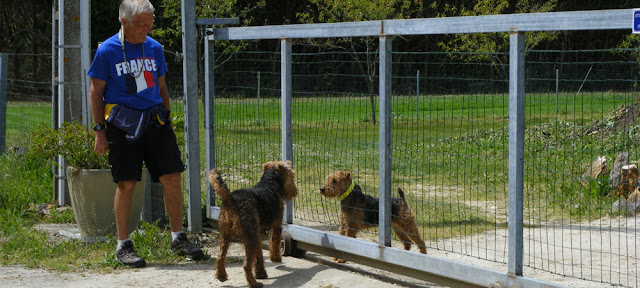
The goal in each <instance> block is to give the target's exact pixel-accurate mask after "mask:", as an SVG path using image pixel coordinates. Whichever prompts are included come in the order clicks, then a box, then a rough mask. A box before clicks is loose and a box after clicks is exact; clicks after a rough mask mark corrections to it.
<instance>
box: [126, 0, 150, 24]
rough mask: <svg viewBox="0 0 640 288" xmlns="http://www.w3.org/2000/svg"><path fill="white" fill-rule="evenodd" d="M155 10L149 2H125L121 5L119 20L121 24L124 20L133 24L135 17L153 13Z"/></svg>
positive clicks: (144, 0)
mask: <svg viewBox="0 0 640 288" xmlns="http://www.w3.org/2000/svg"><path fill="white" fill-rule="evenodd" d="M155 10H156V9H155V8H153V4H151V2H149V0H123V1H122V3H121V4H120V10H119V13H118V20H119V21H120V24H122V18H124V19H125V20H126V21H127V22H128V23H131V21H133V17H134V16H136V15H138V14H142V13H153V12H154V11H155Z"/></svg>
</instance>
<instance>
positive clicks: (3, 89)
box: [0, 53, 9, 155]
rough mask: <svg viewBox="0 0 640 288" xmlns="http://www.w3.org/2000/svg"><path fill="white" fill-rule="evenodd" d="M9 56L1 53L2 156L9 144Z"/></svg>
mask: <svg viewBox="0 0 640 288" xmlns="http://www.w3.org/2000/svg"><path fill="white" fill-rule="evenodd" d="M8 66H9V56H8V55H7V54H4V53H0V155H2V153H4V150H5V148H6V145H7V144H6V143H7V79H8V78H9V75H7V72H8V69H7V67H8Z"/></svg>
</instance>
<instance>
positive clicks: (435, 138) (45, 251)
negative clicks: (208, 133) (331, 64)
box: [0, 93, 640, 270]
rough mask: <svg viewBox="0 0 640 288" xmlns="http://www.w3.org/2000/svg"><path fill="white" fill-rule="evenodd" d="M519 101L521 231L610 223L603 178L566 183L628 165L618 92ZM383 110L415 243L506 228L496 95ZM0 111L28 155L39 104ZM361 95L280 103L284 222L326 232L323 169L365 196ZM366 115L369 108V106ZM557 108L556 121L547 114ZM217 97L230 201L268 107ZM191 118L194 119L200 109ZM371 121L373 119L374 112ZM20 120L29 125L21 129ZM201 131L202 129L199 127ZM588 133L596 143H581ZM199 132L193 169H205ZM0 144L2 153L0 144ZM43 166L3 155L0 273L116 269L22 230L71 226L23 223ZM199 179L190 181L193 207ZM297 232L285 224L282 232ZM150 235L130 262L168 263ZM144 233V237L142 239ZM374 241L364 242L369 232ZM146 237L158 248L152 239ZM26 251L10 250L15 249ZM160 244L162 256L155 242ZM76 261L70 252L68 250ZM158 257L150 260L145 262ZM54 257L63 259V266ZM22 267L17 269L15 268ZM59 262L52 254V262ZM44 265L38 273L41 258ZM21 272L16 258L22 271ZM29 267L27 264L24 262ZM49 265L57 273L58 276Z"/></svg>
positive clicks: (263, 156)
mask: <svg viewBox="0 0 640 288" xmlns="http://www.w3.org/2000/svg"><path fill="white" fill-rule="evenodd" d="M555 99H556V98H555V94H544V93H532V94H527V96H526V115H525V118H526V132H525V149H524V157H525V158H524V163H525V166H524V169H525V171H524V181H525V183H524V193H525V223H526V225H528V226H530V227H535V226H537V225H540V224H542V223H544V222H554V221H558V220H560V219H571V220H572V221H588V220H592V219H596V218H600V217H603V216H605V215H612V213H611V212H610V207H611V203H612V202H614V201H615V200H616V199H617V198H616V197H612V196H611V195H612V194H613V192H614V191H613V190H612V189H611V188H609V186H608V179H607V178H608V175H604V176H603V177H602V178H599V179H591V180H590V181H589V184H588V185H587V186H586V187H585V186H583V185H582V184H580V181H579V179H580V176H581V175H582V173H583V172H584V171H586V169H587V168H588V165H589V164H590V163H591V161H592V160H593V159H594V158H595V157H596V156H607V158H608V159H610V161H611V162H612V161H613V159H615V157H616V156H617V154H618V153H619V152H621V151H627V152H629V153H630V155H631V161H632V162H633V161H637V158H638V155H640V153H638V152H639V151H638V148H637V147H638V145H636V142H637V141H636V139H639V137H640V127H638V125H636V124H635V123H631V124H628V125H626V126H622V127H617V128H616V127H615V125H614V124H615V123H616V122H617V121H618V119H617V118H616V116H615V114H614V113H612V112H614V111H616V110H617V109H618V108H620V107H621V106H622V105H632V104H633V103H634V101H635V98H633V97H631V96H629V95H628V94H625V93H583V94H579V95H574V94H560V95H559V97H558V102H557V108H556V100H555ZM392 101H393V109H392V126H393V127H392V159H393V160H392V166H391V169H392V185H393V189H392V193H393V195H395V194H396V192H395V187H401V188H402V189H403V190H404V191H405V194H406V195H407V199H408V202H409V205H410V206H411V209H412V211H413V212H414V213H415V215H416V218H417V221H418V223H419V226H420V230H421V233H422V234H423V237H424V238H425V239H431V240H434V239H443V238H453V237H465V236H469V235H472V234H477V233H482V232H484V231H490V230H495V229H503V228H504V227H506V218H505V217H504V215H506V211H507V192H508V190H507V189H508V188H507V186H508V185H507V184H508V135H509V133H508V132H509V131H508V123H509V122H508V121H509V120H508V98H507V96H505V95H501V94H495V95H493V94H483V95H438V96H421V97H420V98H419V99H416V98H415V97H414V96H394V97H393V100H392ZM180 104H181V102H179V101H176V102H175V103H173V107H174V109H172V111H173V112H172V113H173V116H174V123H175V124H176V126H177V127H176V131H177V134H178V139H179V142H180V145H182V146H181V147H184V146H183V145H184V130H183V129H182V127H181V126H182V125H183V124H181V123H184V122H183V119H184V115H182V114H181V113H183V112H182V110H181V109H180ZM32 105H33V104H28V103H14V104H11V105H8V109H7V110H8V115H9V117H8V123H9V129H8V135H9V137H8V142H9V145H18V146H24V147H27V149H28V147H29V145H28V144H27V143H26V141H25V140H26V139H28V131H29V129H30V128H31V127H35V124H30V123H31V122H28V121H26V119H29V121H41V122H45V123H46V122H47V121H50V120H48V119H49V118H50V114H47V113H50V109H49V106H48V105H44V104H36V105H35V107H36V108H34V107H33V106H32ZM370 109H371V107H370V104H369V98H368V97H359V96H346V97H313V98H294V100H293V113H292V119H293V123H292V132H293V133H292V137H293V160H294V168H295V170H296V184H297V185H298V188H299V190H300V194H299V196H298V197H297V198H296V199H295V203H294V213H295V214H294V217H295V218H294V219H298V220H305V221H312V222H319V223H323V224H336V223H337V217H338V215H339V207H338V203H337V201H335V200H333V199H325V198H323V197H322V196H320V195H319V193H318V189H319V187H320V186H321V185H322V184H323V182H324V180H325V178H326V176H327V175H328V174H329V173H331V172H333V171H335V170H347V171H350V172H351V173H352V174H353V176H354V179H355V180H356V181H357V182H358V183H359V184H360V185H361V186H362V187H363V189H364V190H365V193H367V194H370V195H377V189H378V176H377V175H378V129H379V127H378V125H377V123H376V124H372V123H371V110H370ZM375 109H377V107H375ZM556 109H557V112H556ZM259 111H260V112H259V115H258V102H257V101H256V100H255V99H227V98H221V99H217V102H216V104H215V117H216V118H215V119H216V120H215V128H214V132H215V135H216V139H215V147H216V151H215V159H216V165H217V166H218V167H219V169H220V170H221V172H223V173H227V174H225V175H224V177H225V179H226V181H227V183H228V185H229V186H230V188H231V189H236V188H240V187H246V186H248V185H251V184H252V183H255V182H256V181H258V179H259V177H260V172H261V166H262V163H264V162H267V161H272V160H276V159H279V158H280V157H281V156H280V154H281V144H280V139H281V134H280V129H281V128H280V127H281V124H280V101H279V98H269V97H266V98H262V99H261V100H260V102H259ZM200 117H201V119H202V111H200ZM375 117H376V120H377V121H379V120H380V119H378V117H379V115H378V112H377V111H376V112H375ZM31 119H33V120H31ZM199 123H202V122H199ZM593 131H597V133H593ZM204 135H205V133H204V131H203V129H201V130H200V141H201V142H200V147H201V151H200V157H201V163H202V165H201V166H202V167H206V166H205V156H206V153H205V152H206V151H205V150H204V149H205V139H204ZM9 145H8V146H9ZM51 167H52V166H51V163H50V162H49V161H45V160H42V159H28V158H25V156H20V155H16V154H13V153H5V155H4V156H2V159H1V160H0V172H1V173H2V175H3V176H4V178H3V179H6V180H3V181H2V182H0V197H1V198H0V204H2V206H0V213H3V214H2V217H1V218H0V219H2V220H0V264H12V263H18V264H22V265H35V266H39V267H47V268H53V269H57V270H65V269H70V270H74V269H76V270H77V269H106V270H109V269H119V266H118V264H117V263H114V260H113V247H114V246H115V245H114V243H113V241H111V242H108V243H102V244H93V245H87V244H82V243H80V242H77V241H70V242H69V243H67V244H60V245H52V244H49V242H48V241H47V240H46V238H47V237H46V235H44V234H42V233H40V232H37V231H36V230H34V229H33V228H32V225H33V223H36V222H45V221H63V222H64V221H71V220H70V218H71V217H70V215H65V214H62V215H54V216H52V218H48V219H39V218H34V217H33V216H29V215H28V213H25V212H24V211H26V210H27V209H28V207H29V205H30V204H32V203H50V202H52V199H53V195H52V192H51V191H52V187H53V183H52V175H51ZM204 187H205V178H204V177H202V191H203V195H202V201H203V203H206V201H205V197H206V195H204V194H205V193H204V191H205V189H204ZM294 221H297V220H294ZM154 229H159V228H157V227H154V225H150V226H145V230H149V231H152V232H150V233H145V234H144V235H138V236H135V237H141V238H140V239H139V240H138V241H137V242H136V243H137V245H138V243H140V245H141V246H140V247H141V248H140V249H141V251H139V252H140V253H141V254H143V255H144V256H147V257H148V260H149V261H151V262H153V261H158V263H167V262H172V261H178V260H176V259H175V258H171V256H168V255H167V254H166V252H167V248H166V247H164V246H162V247H158V246H155V245H156V244H157V243H160V242H162V243H165V242H166V243H165V244H167V245H168V241H164V240H163V239H164V238H163V237H168V236H167V235H166V231H162V230H154ZM153 231H155V232H153ZM374 233H375V232H374ZM158 237H160V238H158ZM24 241H30V243H31V244H29V245H26V246H24V247H21V246H20V245H18V244H19V243H21V242H24ZM162 245H164V244H162ZM76 250H77V251H79V252H77V254H76V252H75V251H76ZM157 252H159V253H160V255H156V254H154V253H157ZM66 254H68V255H71V256H66ZM26 255H34V256H32V257H31V258H33V259H35V260H33V261H31V262H28V261H27V260H24V261H25V262H20V261H23V260H19V259H22V258H29V257H25V256H26ZM63 255H65V256H63ZM48 258H51V259H53V260H52V261H51V263H48V262H47V260H46V259H48ZM29 261H30V260H29ZM38 263H40V264H38ZM61 263H62V264H61Z"/></svg>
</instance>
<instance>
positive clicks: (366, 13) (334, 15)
mask: <svg viewBox="0 0 640 288" xmlns="http://www.w3.org/2000/svg"><path fill="white" fill-rule="evenodd" d="M308 2H309V6H308V7H307V9H305V10H306V11H305V12H300V13H298V14H297V17H298V19H299V21H300V22H301V23H337V22H357V21H370V20H383V19H404V18H411V17H415V16H416V15H419V14H420V13H421V11H422V8H423V7H422V1H409V0H355V1H333V0H309V1H308ZM303 41H304V42H305V43H306V44H308V45H312V46H314V47H316V48H317V49H320V50H333V51H335V50H342V51H346V52H349V55H350V56H352V57H353V59H354V60H355V62H356V63H357V67H358V68H359V69H360V72H361V73H362V74H363V75H366V76H367V79H368V83H369V85H368V86H369V95H370V96H369V100H370V101H369V102H370V106H371V124H375V123H376V115H375V100H374V97H375V96H374V93H375V92H376V87H377V85H376V83H377V78H376V76H377V75H378V73H377V64H378V55H377V53H373V52H376V51H378V39H377V38H371V37H361V38H327V39H305V40H303ZM358 52H364V54H361V53H358ZM362 55H364V57H365V59H362V58H361V56H362Z"/></svg>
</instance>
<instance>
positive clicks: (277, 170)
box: [209, 161, 298, 288]
mask: <svg viewBox="0 0 640 288" xmlns="http://www.w3.org/2000/svg"><path fill="white" fill-rule="evenodd" d="M262 170H263V173H262V178H260V181H259V182H258V183H257V184H256V185H255V186H253V187H251V188H244V189H238V190H235V191H233V193H231V192H230V191H229V188H228V187H227V185H226V184H225V183H224V181H223V180H222V177H221V176H220V174H219V173H218V170H217V169H215V168H214V169H212V170H211V171H210V172H209V183H211V185H212V186H213V188H214V189H215V191H216V193H217V194H218V195H219V196H220V200H222V205H221V207H220V216H219V218H218V223H219V226H220V238H222V239H221V241H220V255H219V256H218V260H217V261H216V278H218V280H220V281H222V282H224V281H226V280H227V272H226V270H225V267H224V265H225V260H226V256H227V249H229V243H231V240H233V236H238V237H239V238H240V240H241V241H242V244H243V245H244V249H245V258H244V264H243V268H244V274H245V277H246V278H247V283H248V284H249V287H251V288H256V287H262V286H263V285H262V283H260V282H257V281H256V278H258V279H266V278H267V277H268V276H267V271H266V270H265V269H264V259H263V258H262V250H261V248H260V234H261V232H262V231H264V230H270V231H271V241H270V242H269V259H270V260H271V261H272V262H281V261H282V256H280V241H281V239H282V214H283V211H284V202H287V201H289V200H291V199H292V198H293V197H296V196H297V195H298V188H297V187H296V184H295V183H294V171H293V169H292V168H291V161H273V162H268V163H266V164H264V166H263V167H262ZM253 271H255V277H254V275H253V274H252V272H253Z"/></svg>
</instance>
